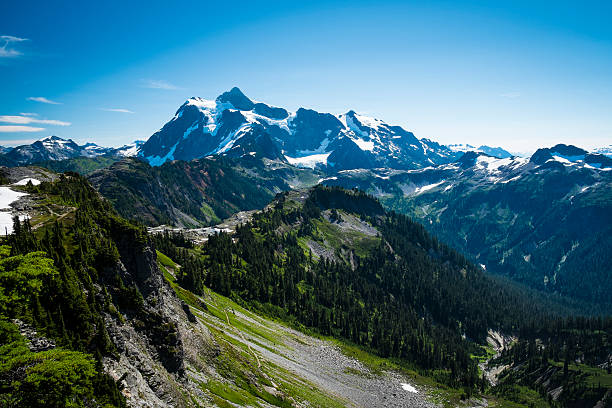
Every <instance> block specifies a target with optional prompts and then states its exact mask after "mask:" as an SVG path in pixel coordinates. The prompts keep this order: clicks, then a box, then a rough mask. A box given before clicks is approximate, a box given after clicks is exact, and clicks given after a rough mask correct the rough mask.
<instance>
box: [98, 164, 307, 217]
mask: <svg viewBox="0 0 612 408" xmlns="http://www.w3.org/2000/svg"><path fill="white" fill-rule="evenodd" d="M251 159H252V160H248V159H244V160H232V159H228V158H223V157H215V158H204V159H199V160H194V161H190V162H184V161H172V162H166V163H164V164H163V165H162V166H158V167H151V166H149V164H148V163H146V162H143V161H140V160H138V159H136V158H130V159H124V160H122V161H120V162H117V163H115V164H113V165H112V166H110V167H109V168H107V169H103V170H100V171H97V172H95V173H93V174H91V175H90V177H89V179H90V181H91V183H92V184H93V185H94V186H95V187H96V188H97V189H98V191H100V193H101V194H102V195H103V196H104V197H106V198H107V199H109V200H110V201H111V202H112V203H113V205H114V207H115V209H116V210H117V212H118V213H119V214H121V215H122V216H123V217H126V218H128V219H132V220H136V221H138V222H142V223H144V224H147V225H160V224H169V225H185V226H201V225H211V224H214V223H216V222H219V221H220V220H222V219H225V218H227V217H229V216H230V215H232V214H234V213H236V212H238V211H242V210H253V209H259V208H263V207H264V206H265V205H266V204H267V203H268V201H269V200H270V199H271V198H272V197H273V196H274V193H275V192H276V191H279V190H289V189H290V186H289V185H288V184H287V182H286V181H285V180H290V179H293V180H296V179H301V178H304V179H305V180H307V181H309V182H310V184H314V183H315V182H316V178H315V176H313V174H312V171H310V170H304V169H295V168H293V167H291V166H286V167H283V168H279V169H271V168H268V167H266V166H264V164H263V163H262V162H261V161H258V160H255V159H253V158H251Z"/></svg>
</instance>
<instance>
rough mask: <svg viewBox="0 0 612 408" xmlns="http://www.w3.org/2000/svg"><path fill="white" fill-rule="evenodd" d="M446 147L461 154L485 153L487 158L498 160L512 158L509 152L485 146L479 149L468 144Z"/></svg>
mask: <svg viewBox="0 0 612 408" xmlns="http://www.w3.org/2000/svg"><path fill="white" fill-rule="evenodd" d="M448 147H449V148H450V149H451V150H453V151H455V152H461V153H467V152H481V153H486V154H488V155H489V156H493V157H497V158H498V159H505V158H507V157H512V156H513V154H512V153H510V152H509V151H507V150H505V149H504V148H502V147H490V146H486V145H483V146H480V147H474V146H472V145H470V144H462V143H458V144H450V145H448Z"/></svg>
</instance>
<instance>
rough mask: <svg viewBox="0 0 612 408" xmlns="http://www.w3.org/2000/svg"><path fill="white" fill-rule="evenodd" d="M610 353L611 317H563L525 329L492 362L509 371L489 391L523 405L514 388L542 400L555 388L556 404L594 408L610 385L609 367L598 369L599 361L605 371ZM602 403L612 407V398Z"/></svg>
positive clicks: (599, 367) (611, 351)
mask: <svg viewBox="0 0 612 408" xmlns="http://www.w3.org/2000/svg"><path fill="white" fill-rule="evenodd" d="M611 353H612V318H610V317H608V318H583V317H578V318H567V319H559V320H555V321H551V322H549V323H548V324H544V325H540V326H538V327H525V328H524V329H523V330H522V331H521V337H520V341H519V342H518V343H517V344H516V345H514V346H513V347H512V348H511V349H509V350H505V351H504V352H503V353H502V354H501V356H500V357H499V358H497V359H496V360H494V362H493V363H495V364H507V365H509V366H510V367H511V368H510V369H508V370H506V371H504V372H503V373H502V375H501V379H500V382H499V384H498V385H497V386H496V387H494V388H493V392H494V393H495V394H497V395H499V396H503V397H504V398H507V399H510V400H513V401H516V402H521V401H520V398H521V394H520V393H517V392H516V390H517V385H520V386H523V387H528V388H531V389H533V390H534V391H537V392H539V393H540V394H541V395H542V397H543V398H546V397H547V394H548V393H549V392H551V391H552V390H555V389H559V390H561V392H560V394H559V395H558V397H557V398H556V401H555V402H553V403H552V404H553V405H554V406H595V405H596V404H597V402H598V401H600V400H602V399H604V396H605V395H606V392H607V391H608V390H609V389H610V387H612V375H610V372H609V369H608V371H606V370H605V369H603V368H601V366H602V363H603V365H607V367H609V365H608V364H609V363H610V362H609V361H608V359H609V356H610V355H611ZM578 362H579V363H578ZM602 381H603V383H602ZM559 387H562V388H559ZM606 404H612V399H611V398H610V397H608V398H607V399H605V400H604V405H603V406H608V405H606Z"/></svg>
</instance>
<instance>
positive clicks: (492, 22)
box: [0, 1, 612, 154]
mask: <svg viewBox="0 0 612 408" xmlns="http://www.w3.org/2000/svg"><path fill="white" fill-rule="evenodd" d="M118 4H119V3H111V4H110V6H108V7H104V8H96V7H97V6H95V5H87V4H81V3H74V4H70V5H62V6H56V5H50V4H46V3H43V2H40V3H37V4H36V5H37V10H39V13H38V14H37V15H32V14H31V13H28V12H27V10H26V9H25V8H24V7H25V6H20V5H16V4H10V5H9V6H8V7H6V8H7V11H6V12H5V13H4V17H0V19H2V23H3V24H2V27H3V28H2V31H1V32H0V36H1V39H2V41H0V72H1V73H2V76H1V79H0V81H1V83H2V88H3V93H2V96H0V119H2V120H1V122H2V123H0V145H4V146H14V145H21V144H28V143H31V142H33V141H36V140H40V139H44V138H45V137H48V136H51V135H57V136H59V137H62V138H64V139H73V140H74V141H75V142H77V143H80V144H83V143H86V142H95V143H97V144H99V145H103V146H120V145H124V144H128V143H131V142H132V141H134V140H146V139H148V137H150V136H151V135H152V134H153V133H154V132H155V131H157V130H158V129H159V128H161V127H162V126H163V124H164V123H166V122H167V121H168V120H169V119H170V118H171V117H172V116H173V114H174V112H175V111H176V109H177V108H178V107H179V106H180V105H181V104H182V103H183V102H184V101H185V100H186V99H188V98H189V97H191V96H199V97H204V98H206V99H214V98H215V97H216V96H217V95H219V94H221V93H222V92H224V91H225V90H229V89H230V88H232V87H233V86H237V87H239V88H240V89H241V90H242V91H243V92H244V93H245V95H247V96H248V97H249V98H251V99H253V100H261V101H262V102H265V103H267V104H270V105H274V106H281V107H284V108H287V109H288V110H291V111H296V110H297V108H299V107H304V108H309V109H314V110H317V111H319V112H329V113H333V114H336V115H337V114H340V113H345V112H347V111H349V110H355V111H356V112H359V113H361V114H364V115H367V116H372V117H375V118H377V119H380V120H383V121H385V122H387V123H389V124H391V125H399V126H402V127H403V128H404V129H406V130H408V131H412V132H414V134H415V136H416V137H418V138H419V139H421V138H427V139H431V140H434V141H436V142H438V143H440V144H444V145H449V144H470V145H472V146H475V147H477V146H480V145H487V146H492V147H502V148H504V149H506V150H508V151H510V152H512V153H520V154H529V153H531V152H533V151H535V150H536V149H537V148H540V147H551V146H554V145H556V144H558V143H564V144H572V145H575V146H578V147H581V148H584V149H586V150H593V149H595V148H597V147H605V146H608V145H610V141H611V140H612V119H610V117H609V116H610V115H609V112H610V111H612V78H610V75H609V72H612V28H611V27H610V26H609V25H608V24H607V23H606V20H605V16H606V15H610V13H608V11H612V7H611V6H610V5H608V4H606V3H603V2H591V3H589V4H588V6H583V7H580V8H578V7H576V6H574V5H572V4H571V3H569V2H566V3H546V2H543V3H538V4H537V5H531V6H530V5H529V3H527V2H517V3H513V5H512V6H507V7H505V8H496V7H489V6H487V5H484V4H481V3H480V2H474V1H463V2H461V3H460V4H459V3H451V2H445V1H438V2H434V3H427V4H426V5H423V4H421V3H411V4H410V5H404V4H398V3H396V2H390V1H387V2H384V3H381V4H380V5H378V6H372V3H370V2H357V3H355V2H352V3H346V2H333V3H331V4H329V3H328V4H323V3H318V2H314V3H309V4H307V5H295V4H285V3H274V2H268V3H266V5H265V6H260V5H252V4H249V3H241V4H240V7H237V5H236V7H235V10H234V11H233V14H230V10H229V9H228V8H227V7H225V5H218V4H213V5H202V4H193V5H189V12H185V11H184V10H182V9H180V8H176V9H174V8H172V9H168V8H167V7H164V6H163V4H161V3H160V4H157V3H156V4H153V5H151V7H149V8H148V9H147V10H143V9H141V8H139V7H138V6H136V5H129V6H127V7H126V8H124V9H120V10H117V7H118V6H117V5H118ZM185 7H187V6H185ZM66 13H67V14H66ZM66 15H67V17H64V16H66ZM211 15H212V16H214V17H215V18H210V16H211ZM526 16H528V17H526ZM8 17H10V18H8ZM57 21H62V23H63V24H62V25H58V24H57ZM110 21H112V22H113V24H112V27H111V26H107V24H108V22H110ZM159 24H164V27H167V29H165V30H151V27H152V26H156V25H159ZM100 27H105V28H108V30H106V31H105V30H102V29H101V28H100Z"/></svg>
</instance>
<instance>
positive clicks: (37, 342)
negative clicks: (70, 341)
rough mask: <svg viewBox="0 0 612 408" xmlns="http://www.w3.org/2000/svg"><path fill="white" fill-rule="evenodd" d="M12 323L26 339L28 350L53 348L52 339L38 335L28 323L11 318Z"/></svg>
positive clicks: (36, 351)
mask: <svg viewBox="0 0 612 408" xmlns="http://www.w3.org/2000/svg"><path fill="white" fill-rule="evenodd" d="M13 323H15V324H16V325H17V327H18V328H19V333H21V335H22V336H23V337H25V338H26V339H27V341H28V348H29V349H30V351H32V352H34V353H38V352H39V351H47V350H51V349H53V348H55V342H54V341H53V340H51V339H48V338H46V337H40V336H38V332H37V331H36V329H34V328H33V327H32V326H30V325H29V324H27V323H25V322H23V321H21V320H19V319H15V320H13Z"/></svg>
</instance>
